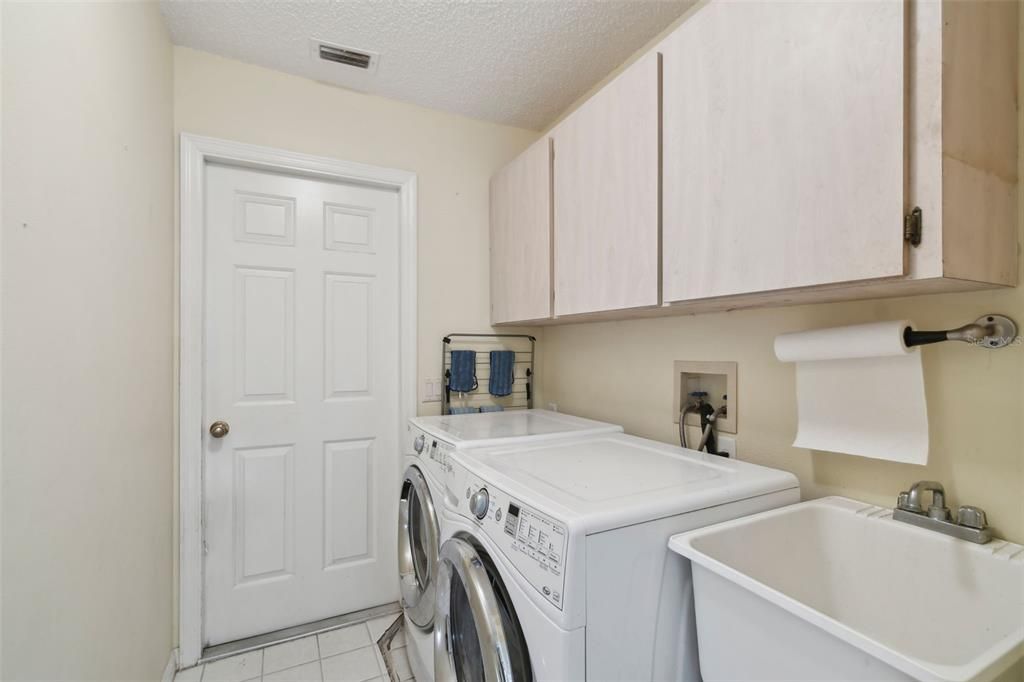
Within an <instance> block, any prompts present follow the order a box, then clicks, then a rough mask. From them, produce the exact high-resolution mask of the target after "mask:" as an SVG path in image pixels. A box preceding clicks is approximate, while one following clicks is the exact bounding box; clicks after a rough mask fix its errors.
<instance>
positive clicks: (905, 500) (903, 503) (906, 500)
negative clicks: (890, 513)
mask: <svg viewBox="0 0 1024 682" xmlns="http://www.w3.org/2000/svg"><path fill="white" fill-rule="evenodd" d="M896 508H897V509H902V510H904V511H915V510H914V509H911V507H910V493H909V492H907V491H906V490H904V491H902V492H901V493H900V494H899V495H898V496H897V497H896ZM916 511H920V509H917V510H916Z"/></svg>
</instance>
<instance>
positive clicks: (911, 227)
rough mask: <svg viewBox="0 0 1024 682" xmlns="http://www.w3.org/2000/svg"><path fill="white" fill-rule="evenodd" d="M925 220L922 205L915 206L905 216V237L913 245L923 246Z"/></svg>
mask: <svg viewBox="0 0 1024 682" xmlns="http://www.w3.org/2000/svg"><path fill="white" fill-rule="evenodd" d="M923 222H924V221H923V220H922V218H921V207H920V206H915V207H914V210H912V211H911V212H910V213H908V214H907V215H905V216H903V239H904V240H906V241H908V242H910V245H911V246H921V231H922V229H923V225H922V223H923Z"/></svg>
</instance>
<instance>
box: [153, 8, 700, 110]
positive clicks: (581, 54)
mask: <svg viewBox="0 0 1024 682" xmlns="http://www.w3.org/2000/svg"><path fill="white" fill-rule="evenodd" d="M690 4H692V0H490V1H477V0H420V1H418V2H413V1H410V0H341V1H337V2H325V1H323V0H321V1H313V2H289V1H277V0H273V1H271V0H246V1H243V2H238V1H232V2H223V1H219V0H218V1H209V0H203V1H196V0H188V1H186V0H162V2H161V7H162V10H163V13H164V17H165V18H166V20H167V25H168V27H169V28H170V31H171V36H172V38H173V40H174V42H175V43H176V44H178V45H185V46H188V47H194V48H197V49H200V50H205V51H208V52H214V53H216V54H220V55H224V56H227V57H232V58H234V59H240V60H242V61H246V62H251V63H253V64H259V65H261V66H266V67H269V68H272V69H277V70H280V71H285V72H288V73H293V74H296V75H300V76H306V77H308V78H314V79H316V80H321V81H326V82H330V83H334V84H336V85H341V86H343V87H348V88H353V89H356V90H360V91H363V92H369V93H373V94H376V95H381V96H384V97H391V98H394V99H399V100H404V101H407V102H414V103H416V104H420V105H422V106H425V107H430V108H433V109H441V110H443V111H450V112H453V113H458V114H463V115H465V116H471V117H473V118H479V119H483V120H487V121H494V122H497V123H504V124H508V125H514V126H520V127H524V128H533V129H537V130H539V129H541V128H543V127H544V126H545V125H547V124H548V123H550V122H551V121H552V120H554V119H555V117H556V116H557V115H558V114H560V113H561V112H562V111H563V110H564V109H565V108H566V107H568V106H569V105H570V104H571V103H572V102H573V101H575V100H576V99H577V98H578V97H579V96H580V95H582V94H583V93H585V92H586V91H587V90H588V89H589V88H590V87H591V86H593V85H594V84H595V83H597V82H598V81H599V80H601V79H602V78H603V77H604V76H606V75H607V74H608V73H609V72H610V71H612V70H613V69H614V68H615V67H616V66H618V65H619V64H620V63H622V62H623V61H624V60H625V59H626V58H627V57H628V56H629V55H630V54H632V53H633V52H634V51H636V50H637V49H638V48H640V47H642V46H643V45H644V44H645V43H646V42H647V41H648V40H650V39H651V38H653V37H654V36H655V35H657V34H658V33H659V32H660V31H661V30H662V29H664V28H665V27H666V26H668V25H669V24H670V23H671V22H672V21H673V20H674V19H675V18H676V17H678V16H679V15H680V14H682V13H683V11H684V10H685V9H686V8H687V7H688V6H689V5H690ZM311 38H317V39H320V40H323V41H326V42H330V43H338V44H341V45H345V46H351V47H357V48H361V49H364V50H369V51H374V52H378V53H380V55H381V57H380V62H379V66H378V68H377V70H376V73H373V74H366V73H362V72H358V71H355V70H354V69H351V68H350V67H345V66H342V65H339V64H331V63H329V62H323V61H321V60H320V59H311V50H310V39H311Z"/></svg>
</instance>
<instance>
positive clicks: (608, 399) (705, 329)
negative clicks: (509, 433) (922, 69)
mask: <svg viewBox="0 0 1024 682" xmlns="http://www.w3.org/2000/svg"><path fill="white" fill-rule="evenodd" d="M1022 26H1024V23H1022ZM1021 43H1022V44H1024V39H1022V41H1021ZM652 44H653V41H652ZM1021 74H1022V76H1024V67H1022V68H1021ZM1019 90H1020V91H1024V86H1022V88H1020V89H1019ZM574 106H576V105H574ZM1020 123H1021V130H1022V135H1021V136H1020V139H1022V140H1024V116H1022V117H1021V121H1020ZM1022 160H1024V157H1022ZM1018 175H1024V169H1022V171H1021V173H1019V174H1018ZM1018 204H1019V205H1020V206H1022V207H1024V193H1022V199H1021V201H1020V202H1018ZM1020 224H1021V230H1022V232H1021V237H1020V239H1019V241H1020V242H1024V213H1022V218H1021V220H1020ZM1019 251H1020V248H1019V247H1018V252H1019ZM1021 266H1022V270H1024V259H1022V261H1021ZM1021 281H1022V282H1024V271H1022V274H1021ZM988 312H1000V313H1004V314H1007V315H1009V316H1011V317H1013V318H1015V319H1016V320H1017V322H1018V323H1019V324H1024V287H1018V288H1017V289H1013V290H1008V291H1007V290H1003V291H998V292H987V293H973V294H956V295H943V296H922V297H915V298H905V299H892V300H879V301H864V302H857V303H833V304H826V305H814V306H799V307H790V308H774V309H764V310H747V311H738V312H731V313H718V314H707V315H697V316H687V317H671V318H660V319H649V320H634V321H627V322H607V323H593V324H578V325H570V326H562V327H549V328H546V329H545V330H544V337H543V342H542V343H541V344H540V347H541V349H542V351H541V352H542V357H541V361H542V363H543V367H542V371H541V372H540V385H539V387H538V389H539V390H538V394H539V396H538V397H539V401H540V403H539V404H546V403H547V402H549V401H550V402H557V403H558V406H559V409H561V410H563V411H566V412H573V413H576V414H581V415H584V416H588V417H595V418H598V419H606V420H610V421H615V422H619V423H621V424H622V425H623V426H624V427H625V428H626V430H627V431H629V432H631V433H635V434H638V435H641V436H647V437H650V438H654V439H657V440H662V441H666V442H678V435H677V433H676V426H675V424H674V423H673V417H674V415H673V408H672V399H673V387H674V383H673V377H672V363H673V361H674V360H734V361H736V362H738V363H739V369H738V374H737V378H738V380H737V384H738V391H737V393H738V396H737V397H738V401H739V415H738V419H739V421H738V430H739V433H738V436H737V445H738V448H739V455H740V458H741V459H746V460H750V461H753V462H757V463H760V464H766V465H769V466H774V467H779V468H782V469H787V470H790V471H792V472H794V473H795V474H797V476H799V477H800V483H801V486H802V488H803V495H804V497H805V498H811V497H819V496H822V495H830V494H840V495H848V496H850V497H854V498H858V499H862V500H867V501H869V502H873V503H876V504H880V505H884V506H892V504H893V503H894V502H895V499H896V494H897V493H898V492H899V491H900V490H903V489H905V488H906V487H907V486H908V485H910V483H912V482H913V481H916V480H920V479H925V478H933V479H937V480H939V481H942V482H943V483H945V484H946V490H947V491H948V492H949V493H950V496H951V498H952V502H953V503H954V504H964V503H970V504H977V505H979V506H981V507H983V508H985V509H986V510H987V511H988V515H989V522H990V523H991V524H992V525H993V526H994V527H995V529H996V532H997V533H998V534H1000V535H1002V536H1004V537H1006V538H1009V539H1011V540H1015V541H1017V542H1024V494H1022V491H1024V345H1018V346H1015V347H1012V348H1008V349H1004V350H1001V351H996V352H991V351H985V350H981V349H979V348H975V347H970V346H966V345H963V344H952V343H947V344H940V345H938V346H932V347H927V348H924V349H922V353H923V357H924V368H925V382H926V391H927V399H928V416H929V420H930V438H931V452H930V456H929V462H928V465H927V466H924V467H921V466H914V465H908V464H896V463H889V462H882V461H877V460H870V459H865V458H861V457H853V456H849V455H840V454H832V453H825V452H813V451H808V450H803V449H799V448H794V447H792V446H791V443H792V442H793V437H794V435H795V432H796V404H795V384H794V369H793V366H792V365H786V364H782V363H780V362H778V361H776V360H775V357H774V355H773V353H772V341H773V340H774V338H775V336H776V335H778V334H782V333H785V332H791V331H799V330H804V329H813V328H816V327H828V326H836V325H844V324H857V323H861V322H871V321H877V320H890V319H901V318H908V319H911V320H913V321H914V322H915V323H916V325H917V327H918V328H921V329H943V328H949V327H958V326H960V325H961V324H964V323H966V322H969V321H973V320H974V319H975V318H977V317H978V316H980V315H982V314H983V313H988ZM836 389H837V390H842V387H836ZM878 390H879V391H884V390H885V386H879V387H878ZM950 506H952V505H950Z"/></svg>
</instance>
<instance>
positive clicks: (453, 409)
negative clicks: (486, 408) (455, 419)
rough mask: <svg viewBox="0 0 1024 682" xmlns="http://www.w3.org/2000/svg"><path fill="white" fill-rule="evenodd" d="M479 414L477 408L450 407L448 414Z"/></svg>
mask: <svg viewBox="0 0 1024 682" xmlns="http://www.w3.org/2000/svg"><path fill="white" fill-rule="evenodd" d="M475 412H477V409H476V408H475V407H449V408H448V414H473V413H475Z"/></svg>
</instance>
